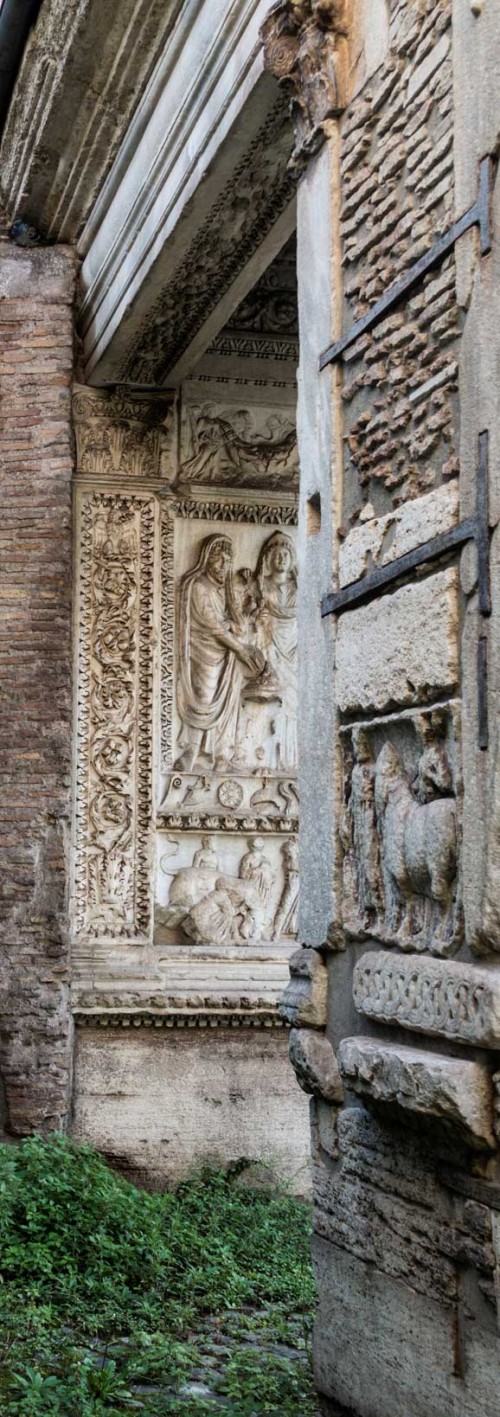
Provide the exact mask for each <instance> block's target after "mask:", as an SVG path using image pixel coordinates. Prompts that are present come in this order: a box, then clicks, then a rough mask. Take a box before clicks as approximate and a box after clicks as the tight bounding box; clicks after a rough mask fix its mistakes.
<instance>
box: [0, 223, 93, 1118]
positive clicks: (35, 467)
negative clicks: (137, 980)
mask: <svg viewBox="0 0 500 1417" xmlns="http://www.w3.org/2000/svg"><path fill="white" fill-rule="evenodd" d="M75 275H76V263H75V257H74V254H73V252H72V251H71V250H70V249H69V248H65V247H60V248H51V249H50V250H48V249H47V250H38V251H34V250H33V251H31V250H29V251H28V250H17V249H15V248H14V247H13V246H12V245H10V244H9V243H7V242H3V243H2V244H1V245H0V295H1V304H0V369H1V377H2V390H3V398H2V422H1V431H0V448H1V471H0V477H1V483H2V491H1V501H2V523H1V532H0V535H1V543H2V550H1V573H0V576H1V583H2V590H1V594H2V626H1V672H2V691H3V705H2V728H1V743H0V753H1V776H2V794H1V801H0V819H1V845H2V877H3V880H2V897H1V899H2V904H1V915H2V920H1V954H0V959H1V973H2V1004H1V1008H0V1067H1V1072H2V1074H3V1080H4V1089H5V1101H6V1117H5V1127H6V1131H7V1132H8V1133H10V1134H13V1135H15V1136H22V1135H24V1134H26V1133H29V1132H32V1131H34V1130H39V1131H43V1130H44V1129H46V1128H53V1127H58V1126H63V1125H64V1122H65V1118H66V1114H67V1110H68V1097H69V1084H70V1058H71V1027H70V1016H69V1008H68V942H67V853H68V833H69V817H70V763H71V558H72V532H71V479H72V470H73V448H72V434H71V415H70V383H71V378H72V366H73V324H72V302H73V292H74V283H75Z"/></svg>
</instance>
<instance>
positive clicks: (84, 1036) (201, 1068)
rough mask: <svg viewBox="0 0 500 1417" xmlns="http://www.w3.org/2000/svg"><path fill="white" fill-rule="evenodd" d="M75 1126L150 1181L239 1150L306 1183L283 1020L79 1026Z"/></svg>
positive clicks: (165, 1180) (303, 1114) (299, 1097)
mask: <svg viewBox="0 0 500 1417" xmlns="http://www.w3.org/2000/svg"><path fill="white" fill-rule="evenodd" d="M71 1134H72V1136H73V1137H75V1138H76V1139H77V1140H78V1141H86V1142H90V1143H91V1144H92V1145H93V1146H95V1147H97V1148H98V1150H99V1151H101V1152H103V1153H104V1155H105V1156H107V1157H108V1158H109V1160H110V1162H111V1163H112V1164H113V1165H115V1166H117V1167H118V1168H119V1169H120V1170H122V1171H124V1172H125V1173H126V1174H127V1175H128V1176H129V1177H130V1178H131V1179H132V1180H134V1181H136V1182H137V1183H139V1184H141V1185H144V1186H146V1187H147V1188H148V1189H158V1190H163V1189H165V1188H166V1187H167V1186H169V1185H171V1184H173V1183H175V1182H177V1181H180V1180H181V1179H182V1178H183V1177H185V1176H186V1175H188V1174H191V1173H192V1172H193V1171H196V1169H197V1168H199V1167H200V1166H203V1165H204V1164H207V1163H209V1164H214V1165H221V1166H228V1165H229V1164H230V1163H231V1162H235V1161H238V1160H240V1159H241V1158H243V1157H244V1158H246V1159H247V1160H248V1161H249V1162H250V1163H252V1162H255V1163H260V1173H261V1174H262V1167H264V1168H265V1170H266V1171H267V1172H269V1174H270V1176H271V1177H274V1178H281V1179H284V1180H286V1181H288V1182H289V1183H290V1184H291V1186H292V1188H293V1190H295V1192H296V1193H297V1194H299V1195H305V1194H308V1193H309V1192H310V1185H311V1182H310V1139H309V1103H308V1099H307V1098H306V1097H305V1096H304V1093H303V1092H301V1090H300V1088H299V1087H297V1083H296V1081H295V1077H294V1073H293V1069H292V1068H291V1067H290V1063H289V1061H288V1051H287V1035H286V1030H285V1029H284V1028H258V1027H251V1028H244V1027H242V1028H238V1029H231V1028H229V1027H227V1026H226V1027H223V1026H220V1025H219V1026H218V1027H208V1026H207V1027H205V1028H201V1027H197V1028H189V1029H188V1028H177V1027H176V1028H168V1029H166V1028H158V1029H157V1028H142V1027H141V1028H134V1029H133V1031H132V1029H129V1028H123V1027H117V1028H111V1027H109V1026H108V1027H107V1028H103V1027H99V1026H88V1025H87V1026H80V1027H78V1028H77V1030H76V1046H75V1070H74V1102H73V1120H72V1126H71Z"/></svg>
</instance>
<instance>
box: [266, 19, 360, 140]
mask: <svg viewBox="0 0 500 1417" xmlns="http://www.w3.org/2000/svg"><path fill="white" fill-rule="evenodd" d="M347 9H348V6H347V0H278V3H277V4H275V5H273V8H272V10H271V11H270V13H269V15H268V16H267V19H266V20H265V21H264V24H263V26H262V29H261V38H262V41H263V44H264V63H265V67H266V69H269V71H270V73H272V74H274V76H275V78H276V79H278V81H279V82H280V83H282V84H284V85H285V87H286V89H287V91H288V92H289V93H290V95H291V100H292V104H291V106H292V115H293V118H294V122H295V132H296V139H297V146H296V150H295V158H297V157H299V156H300V157H302V156H304V154H307V153H310V152H314V151H315V150H316V148H317V147H318V146H319V145H320V143H321V142H322V140H323V136H324V124H325V123H326V121H327V120H328V119H329V118H333V117H334V116H335V115H336V114H339V113H341V112H342V110H343V108H344V107H345V103H346V83H347V65H348V55H347V34H348V28H347Z"/></svg>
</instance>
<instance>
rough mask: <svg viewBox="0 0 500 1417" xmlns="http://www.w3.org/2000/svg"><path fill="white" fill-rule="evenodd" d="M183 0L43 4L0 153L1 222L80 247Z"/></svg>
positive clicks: (56, 1)
mask: <svg viewBox="0 0 500 1417" xmlns="http://www.w3.org/2000/svg"><path fill="white" fill-rule="evenodd" d="M181 5H182V0H71V3H69V0H44V3H43V4H42V7H41V10H40V14H39V16H38V20H37V23H36V25H35V26H34V28H33V30H32V32H31V34H30V38H29V40H28V44H27V46H26V50H25V54H24V58H23V62H22V65H21V70H20V73H19V76H18V79H17V84H16V88H15V91H14V97H13V100H12V103H11V106H10V110H9V114H8V117H7V121H6V126H5V130H4V135H3V140H2V146H1V149H0V172H1V178H0V181H1V196H2V201H3V204H4V206H5V208H6V210H7V214H8V216H10V217H11V218H13V217H14V216H19V215H24V216H27V217H29V219H30V221H31V222H33V223H34V224H35V226H36V227H37V228H38V229H39V230H40V231H41V232H42V233H43V234H44V235H46V236H52V237H54V238H55V239H56V240H58V241H65V242H78V244H79V246H80V249H81V234H82V231H83V229H84V226H85V223H86V221H87V219H88V217H89V216H90V214H91V212H92V209H93V206H94V203H95V201H96V197H97V195H98V193H99V192H100V190H101V188H102V186H103V183H104V181H105V179H106V177H107V175H108V172H109V171H110V169H111V167H112V165H113V162H114V159H115V157H116V154H117V152H118V149H119V147H120V144H121V142H122V140H123V137H124V135H125V133H126V131H127V127H128V125H129V123H130V121H131V118H132V115H133V113H134V110H135V108H136V106H137V104H138V102H139V99H140V98H141V95H142V93H143V90H144V87H145V84H146V83H147V81H148V79H149V77H150V74H151V71H152V69H153V67H154V65H155V64H156V62H157V60H158V58H159V57H160V55H161V54H162V52H163V50H164V48H165V43H166V40H167V36H168V35H169V32H170V31H171V29H172V25H173V23H174V20H175V16H176V14H177V13H178V12H179V10H180V8H181Z"/></svg>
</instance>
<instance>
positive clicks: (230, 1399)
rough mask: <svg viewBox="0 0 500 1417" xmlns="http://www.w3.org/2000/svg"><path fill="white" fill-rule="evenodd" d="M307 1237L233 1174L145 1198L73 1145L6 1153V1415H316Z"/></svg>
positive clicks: (305, 1224)
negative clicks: (223, 1411)
mask: <svg viewBox="0 0 500 1417" xmlns="http://www.w3.org/2000/svg"><path fill="white" fill-rule="evenodd" d="M309 1228H310V1212H309V1207H308V1206H307V1205H306V1204H305V1203H304V1202H302V1201H300V1200H297V1199H295V1198H294V1197H292V1196H290V1195H288V1194H286V1192H285V1191H283V1190H279V1189H276V1190H274V1191H273V1192H265V1191H263V1190H255V1189H252V1188H251V1187H248V1186H247V1185H245V1184H242V1183H241V1178H240V1177H239V1175H238V1168H236V1170H235V1173H234V1174H233V1175H227V1174H225V1173H222V1172H220V1171H215V1170H209V1171H204V1172H203V1173H200V1174H199V1175H197V1176H195V1177H194V1178H192V1179H191V1180H189V1181H188V1182H185V1183H183V1184H182V1185H181V1186H179V1187H178V1188H177V1190H175V1191H169V1192H167V1193H165V1194H164V1195H148V1194H147V1193H146V1192H145V1191H141V1190H138V1189H137V1188H136V1187H135V1186H133V1185H131V1184H130V1183H129V1182H127V1181H125V1180H123V1179H122V1178H121V1177H120V1176H118V1175H116V1174H115V1173H114V1172H113V1171H112V1170H110V1168H109V1167H108V1166H107V1165H106V1164H105V1163H104V1161H103V1160H102V1158H101V1157H99V1156H98V1155H97V1154H96V1153H95V1152H93V1151H92V1150H91V1149H90V1148H89V1147H85V1146H79V1145H77V1144H75V1143H73V1142H71V1141H68V1140H67V1138H65V1137H63V1136H60V1135H53V1136H51V1137H49V1138H40V1137H33V1138H30V1139H29V1140H27V1141H25V1142H23V1143H22V1144H20V1145H19V1146H6V1145H0V1412H1V1413H2V1417H12V1414H16V1417H35V1415H36V1417H51V1414H58V1417H114V1414H127V1413H132V1412H141V1413H144V1414H145V1415H146V1417H210V1414H212V1417H213V1414H214V1413H220V1412H221V1411H222V1410H226V1411H227V1412H229V1413H230V1414H232V1417H261V1414H262V1417H263V1414H276V1415H277V1414H280V1417H313V1414H314V1413H315V1411H316V1403H315V1398H314V1391H313V1384H312V1378H311V1372H310V1363H309V1349H310V1342H309V1335H310V1327H311V1316H312V1309H313V1304H314V1286H313V1279H312V1274H311V1267H310V1261H309ZM200 1374H201V1378H200ZM193 1375H194V1376H193ZM207 1378H208V1379H209V1384H208V1386H209V1391H210V1394H211V1395H210V1396H206V1395H205V1393H206V1389H207ZM221 1404H222V1405H221Z"/></svg>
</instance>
